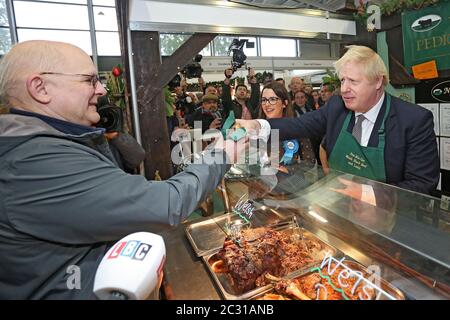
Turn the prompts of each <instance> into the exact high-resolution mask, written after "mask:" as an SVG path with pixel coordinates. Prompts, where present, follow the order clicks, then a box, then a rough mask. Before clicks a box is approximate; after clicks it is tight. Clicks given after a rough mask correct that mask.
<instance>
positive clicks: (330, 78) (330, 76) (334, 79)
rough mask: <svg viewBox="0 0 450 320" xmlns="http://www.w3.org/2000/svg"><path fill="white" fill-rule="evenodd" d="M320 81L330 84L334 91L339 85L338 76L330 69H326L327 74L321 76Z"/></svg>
mask: <svg viewBox="0 0 450 320" xmlns="http://www.w3.org/2000/svg"><path fill="white" fill-rule="evenodd" d="M322 83H323V84H326V85H329V86H331V88H330V89H331V91H335V90H336V89H339V88H340V87H341V80H339V76H338V75H337V73H335V72H333V71H331V70H330V69H327V75H326V76H323V77H322Z"/></svg>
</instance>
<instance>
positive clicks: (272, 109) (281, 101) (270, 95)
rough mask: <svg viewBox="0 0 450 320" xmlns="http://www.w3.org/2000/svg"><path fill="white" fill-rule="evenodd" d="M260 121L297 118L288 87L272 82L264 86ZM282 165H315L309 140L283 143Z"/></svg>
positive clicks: (293, 140)
mask: <svg viewBox="0 0 450 320" xmlns="http://www.w3.org/2000/svg"><path fill="white" fill-rule="evenodd" d="M260 101H261V108H260V119H277V118H293V117H294V116H295V113H294V109H293V107H292V103H291V99H290V97H289V93H288V91H287V90H286V87H285V86H283V85H282V84H281V83H279V82H276V81H272V82H269V83H268V84H266V85H265V86H264V88H263V89H262V92H261V100H260ZM281 147H282V154H283V156H282V158H281V160H280V164H281V165H291V164H293V163H295V162H298V159H299V158H300V157H299V156H301V158H302V161H306V162H307V163H308V164H314V163H315V156H314V152H313V150H312V146H311V142H310V141H309V139H301V140H300V141H297V140H295V139H292V140H286V141H283V142H282V146H281Z"/></svg>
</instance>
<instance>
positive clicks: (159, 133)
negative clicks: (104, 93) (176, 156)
mask: <svg viewBox="0 0 450 320" xmlns="http://www.w3.org/2000/svg"><path fill="white" fill-rule="evenodd" d="M215 36H216V35H215V34H194V35H193V36H191V37H190V38H189V39H188V40H187V41H186V42H185V43H184V44H183V45H182V46H181V47H180V48H179V49H178V50H177V51H176V52H175V53H174V54H172V56H170V57H168V58H167V59H165V60H164V62H162V59H161V54H160V50H159V33H158V32H156V31H132V32H131V40H132V46H133V59H134V60H133V61H134V68H135V78H136V79H135V80H136V93H137V100H138V101H137V103H138V109H139V119H140V121H139V122H140V125H141V138H142V147H143V148H144V149H145V150H146V159H145V162H144V165H145V176H146V177H147V179H149V180H153V179H154V177H155V171H156V170H159V174H160V176H161V178H162V179H167V178H169V177H170V176H172V162H171V159H170V141H169V134H168V129H167V118H166V105H165V101H164V94H163V88H164V86H165V85H166V84H167V83H168V82H169V81H170V80H171V79H172V78H173V77H174V76H175V75H176V74H177V72H179V71H180V70H181V69H183V67H184V66H185V65H186V64H187V63H189V62H190V61H191V60H192V58H193V57H194V56H195V55H196V54H197V53H198V52H200V51H201V50H202V49H203V48H204V47H205V46H206V45H207V44H208V43H209V42H210V41H212V40H213V39H214V37H215Z"/></svg>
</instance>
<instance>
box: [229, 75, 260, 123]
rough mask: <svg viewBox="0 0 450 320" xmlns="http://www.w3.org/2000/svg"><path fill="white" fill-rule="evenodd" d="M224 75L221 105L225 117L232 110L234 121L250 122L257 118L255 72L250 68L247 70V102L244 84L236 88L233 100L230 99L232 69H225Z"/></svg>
mask: <svg viewBox="0 0 450 320" xmlns="http://www.w3.org/2000/svg"><path fill="white" fill-rule="evenodd" d="M224 74H225V80H224V81H223V85H222V103H223V109H224V113H225V115H226V116H228V114H229V113H230V111H231V110H233V111H234V115H235V117H236V119H245V120H251V119H256V118H258V114H259V95H260V88H259V83H258V82H257V80H256V76H255V71H254V70H253V69H252V68H249V69H248V76H247V81H248V83H250V86H251V96H250V99H248V100H247V94H248V88H247V86H246V85H245V84H239V85H238V86H237V87H236V93H235V95H234V96H235V99H234V100H232V99H231V88H230V78H231V76H232V75H233V69H232V68H228V69H226V70H225V71H224Z"/></svg>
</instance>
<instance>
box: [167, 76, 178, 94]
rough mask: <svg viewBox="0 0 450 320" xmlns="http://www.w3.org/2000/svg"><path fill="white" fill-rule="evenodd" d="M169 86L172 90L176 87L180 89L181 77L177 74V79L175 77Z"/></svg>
mask: <svg viewBox="0 0 450 320" xmlns="http://www.w3.org/2000/svg"><path fill="white" fill-rule="evenodd" d="M167 85H168V86H169V89H170V90H173V89H175V88H176V87H179V86H180V85H181V76H180V75H179V74H177V75H176V76H175V77H173V79H172V80H170V82H169V83H168V84H167Z"/></svg>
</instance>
